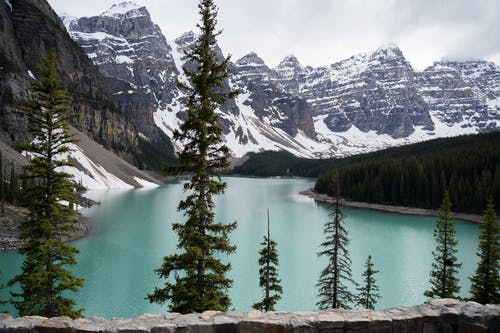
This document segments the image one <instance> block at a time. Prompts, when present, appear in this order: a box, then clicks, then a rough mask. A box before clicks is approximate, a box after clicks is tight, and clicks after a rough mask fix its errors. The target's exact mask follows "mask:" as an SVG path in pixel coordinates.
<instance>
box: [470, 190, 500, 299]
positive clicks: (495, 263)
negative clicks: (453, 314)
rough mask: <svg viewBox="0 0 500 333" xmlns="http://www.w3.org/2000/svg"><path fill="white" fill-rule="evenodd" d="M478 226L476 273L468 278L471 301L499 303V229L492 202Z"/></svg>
mask: <svg viewBox="0 0 500 333" xmlns="http://www.w3.org/2000/svg"><path fill="white" fill-rule="evenodd" d="M483 222H484V223H483V224H482V225H481V226H480V228H481V230H482V231H481V234H480V235H479V245H478V249H477V255H478V256H479V263H478V265H477V268H476V273H475V274H474V276H473V277H471V278H470V280H471V282H472V284H471V288H470V292H471V295H472V297H471V299H472V300H473V301H476V302H479V303H482V304H499V303H500V276H499V272H500V227H499V226H498V220H497V214H496V212H495V209H494V207H493V202H492V201H491V200H489V201H488V204H487V206H486V211H485V212H484V215H483Z"/></svg>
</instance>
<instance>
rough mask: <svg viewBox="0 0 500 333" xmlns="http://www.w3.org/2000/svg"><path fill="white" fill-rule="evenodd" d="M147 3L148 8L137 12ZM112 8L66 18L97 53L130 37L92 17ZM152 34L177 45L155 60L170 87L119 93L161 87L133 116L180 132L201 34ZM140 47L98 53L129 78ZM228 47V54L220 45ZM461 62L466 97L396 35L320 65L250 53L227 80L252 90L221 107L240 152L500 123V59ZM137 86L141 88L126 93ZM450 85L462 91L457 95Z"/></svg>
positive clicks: (369, 145) (303, 149)
mask: <svg viewBox="0 0 500 333" xmlns="http://www.w3.org/2000/svg"><path fill="white" fill-rule="evenodd" d="M114 6H115V9H116V8H118V7H119V8H121V7H124V8H126V7H127V6H128V7H129V8H131V11H129V12H127V11H125V10H123V11H121V12H120V14H119V15H115V14H113V17H112V19H113V20H115V21H119V22H118V23H117V24H118V25H124V26H126V25H133V26H137V25H138V22H139V23H141V24H142V25H144V26H145V27H146V26H147V27H155V26H156V27H157V25H155V24H154V22H152V21H151V19H150V15H149V13H148V12H147V9H146V8H145V7H142V6H138V5H133V4H132V3H131V2H127V3H125V4H124V5H114ZM120 6H121V7H120ZM137 7H140V8H139V9H138V8H137ZM137 10H141V13H142V14H143V15H142V16H137V15H132V14H127V13H133V12H134V11H137ZM107 17H108V16H103V15H100V16H95V17H91V18H81V19H78V20H77V22H78V24H79V26H78V25H76V24H75V21H74V20H72V21H71V23H70V24H66V27H67V29H68V31H69V33H70V34H71V35H72V37H73V38H74V39H75V40H76V41H77V42H78V43H80V44H81V45H82V46H84V49H85V50H86V51H87V50H89V51H88V54H89V56H91V57H93V59H97V57H96V56H94V53H95V52H93V51H91V50H99V49H100V47H101V46H102V45H107V46H109V44H105V43H106V38H108V41H109V40H112V39H113V38H121V36H120V35H113V34H112V33H111V32H112V31H110V30H100V29H101V27H100V26H99V25H96V24H92V20H94V21H99V20H107ZM63 20H64V18H63ZM64 21H67V20H64ZM146 21H147V22H146ZM85 31H86V33H92V34H99V33H106V34H108V35H107V37H104V38H101V39H99V38H95V39H89V38H82V36H81V35H79V34H81V33H83V32H85ZM142 35H143V37H146V38H150V42H151V43H153V42H158V41H161V40H165V41H166V45H167V46H164V47H162V48H161V49H162V51H164V53H165V54H166V56H167V57H169V58H170V60H171V62H170V64H169V65H166V64H161V63H156V64H149V67H148V70H149V72H148V74H149V78H150V79H151V77H154V76H155V75H156V76H157V77H159V73H164V74H163V76H165V73H166V75H167V76H168V78H170V79H171V81H170V82H171V83H172V84H166V85H164V87H167V88H165V89H164V90H163V91H162V88H161V87H156V86H155V83H154V81H156V82H162V83H165V80H163V81H162V80H159V79H157V78H156V79H154V80H150V82H149V83H148V82H146V81H143V83H145V84H143V85H139V84H137V82H136V81H134V79H132V80H125V81H127V82H128V83H133V84H135V87H134V86H133V85H132V86H131V87H132V88H137V89H135V90H134V89H130V90H125V88H123V87H122V88H121V90H118V88H111V89H112V90H113V91H114V95H115V96H117V94H118V95H122V96H119V97H116V99H118V100H120V98H122V101H120V102H119V104H120V105H122V107H124V105H125V107H124V108H125V109H127V108H126V105H128V104H134V103H137V101H138V100H141V98H139V97H137V96H135V93H136V92H137V91H140V90H141V89H142V93H143V95H148V93H149V94H150V95H151V96H153V98H152V100H151V101H149V102H148V103H149V104H148V105H149V106H148V107H147V108H144V107H143V108H142V109H141V108H140V107H136V108H134V110H131V109H130V108H129V111H128V116H129V117H130V119H134V117H136V118H138V119H137V120H136V121H134V120H132V121H133V122H134V123H135V124H136V126H137V127H139V128H140V127H141V126H142V127H143V130H141V133H142V134H144V135H145V136H146V137H148V138H149V136H151V133H145V132H148V131H149V132H150V131H153V130H152V129H154V131H157V129H159V130H161V132H163V133H165V134H166V135H167V136H168V137H171V135H172V132H173V131H174V130H175V129H176V128H178V126H179V124H180V122H181V121H182V120H183V117H185V114H184V113H183V111H182V98H183V95H182V92H180V91H179V90H178V88H177V87H176V86H175V85H174V84H173V82H174V81H177V80H179V79H180V80H183V79H184V78H183V74H182V71H181V68H182V67H183V66H186V65H187V66H193V64H185V63H184V61H183V59H182V50H183V49H185V48H186V47H189V45H190V44H192V43H193V42H194V41H195V36H196V34H195V33H193V32H189V33H186V34H184V35H183V36H181V37H179V38H176V39H174V40H170V41H168V39H167V38H166V37H165V35H164V34H163V33H162V32H161V31H158V33H157V35H156V36H153V37H154V38H153V37H152V36H151V34H149V35H148V34H145V33H143V34H142ZM136 37H137V38H140V37H139V35H138V36H136ZM129 42H130V41H129ZM103 43H104V44H103ZM162 43H163V42H162ZM115 44H116V43H115ZM129 44H130V43H129ZM134 47H135V45H134ZM134 47H132V48H129V50H132V53H133V54H135V55H136V57H135V58H134V57H132V56H130V55H123V54H120V56H122V58H117V57H116V55H115V56H114V57H111V56H109V53H110V52H111V53H112V52H116V51H120V49H119V48H116V49H113V47H112V48H111V49H112V50H111V51H109V52H108V54H107V55H106V56H104V57H103V58H102V59H104V62H102V63H100V62H99V61H96V60H94V62H95V63H96V65H97V66H98V67H99V69H100V70H101V72H103V73H105V75H106V76H108V78H110V80H114V79H116V78H119V76H120V74H119V73H118V72H119V70H120V71H121V72H124V71H123V68H127V66H128V64H130V63H129V62H127V59H126V58H124V56H127V57H129V59H135V60H134V64H135V63H136V62H145V61H146V60H147V57H150V56H151V53H149V54H147V53H142V55H139V53H140V52H139V51H140V50H139V48H137V47H135V48H134ZM218 52H219V53H220V55H221V56H222V51H221V50H220V48H219V49H218ZM153 58H154V57H153ZM469 64H473V62H469ZM134 66H135V65H134ZM169 66H170V67H169ZM471 66H472V67H473V65H471ZM455 67H456V68H455V71H456V72H455V74H456V75H458V76H460V78H461V77H462V76H463V77H464V79H462V81H463V82H464V84H465V85H466V86H467V87H468V89H469V91H468V95H467V96H465V97H460V96H461V95H460V93H461V90H460V89H463V86H462V85H461V83H459V82H458V81H459V80H458V79H457V80H455V81H450V82H449V81H447V75H448V74H446V73H444V74H443V75H441V76H440V77H437V81H436V80H435V79H436V78H435V77H434V76H432V72H431V70H428V71H427V72H426V71H425V70H424V71H420V72H419V71H415V70H414V69H413V67H412V66H411V64H410V63H409V62H408V61H407V60H406V58H405V57H404V55H403V53H402V51H401V50H400V49H399V48H398V47H397V45H394V44H389V45H385V46H382V47H380V48H378V49H376V50H374V51H372V52H365V53H361V54H358V55H353V56H352V57H350V58H347V59H344V60H342V61H339V62H336V63H333V64H330V65H325V66H320V67H311V66H303V65H301V64H300V62H299V61H298V59H297V58H296V57H295V56H294V55H288V56H286V57H285V58H284V59H283V60H282V61H281V62H280V64H278V65H277V66H276V67H274V68H270V67H268V66H267V65H266V64H265V62H264V61H263V60H262V59H261V58H259V57H258V55H257V54H256V53H255V52H249V53H248V54H247V55H245V56H243V57H241V58H240V59H237V60H235V61H234V62H233V63H232V69H233V72H232V74H231V76H230V78H229V80H228V81H227V82H226V86H225V88H224V89H227V88H228V87H232V88H238V89H240V90H241V91H242V92H243V94H242V95H241V96H240V97H238V98H236V99H234V100H231V101H229V102H228V103H226V104H225V105H223V106H222V107H221V109H220V110H219V116H220V124H221V126H222V128H223V130H224V134H225V135H226V142H227V144H228V145H229V147H230V148H231V149H232V150H233V153H234V155H235V156H242V155H244V154H246V153H247V152H250V151H263V150H287V151H290V152H292V153H293V154H295V155H297V156H308V157H313V156H314V157H331V156H345V155H351V154H356V153H359V152H365V151H370V150H377V149H380V148H383V147H387V146H393V145H401V144H405V143H409V142H417V141H422V140H427V139H431V138H434V137H442V136H449V135H460V134H469V133H479V132H485V131H486V132H487V131H492V130H498V129H499V128H500V88H499V85H500V84H499V82H500V74H499V73H500V71H499V69H498V66H497V65H496V64H489V63H487V62H484V66H483V74H481V73H479V74H477V73H478V71H477V70H476V71H473V70H471V69H470V68H468V66H462V67H461V66H459V65H456V66H455ZM457 68H458V69H457ZM134 71H135V70H134ZM129 72H132V71H130V70H129ZM124 73H126V72H124ZM462 73H463V74H462ZM471 73H472V74H471ZM474 73H476V74H474ZM474 75H478V77H477V78H476V77H474ZM135 80H136V79H135ZM111 86H112V85H111ZM491 87H492V88H491ZM167 90H168V92H166V91H167ZM130 91H134V94H131V93H125V92H130ZM164 91H165V92H164ZM450 91H451V92H453V93H455V95H457V96H459V97H457V98H455V99H451V100H450V98H449V96H450ZM438 92H439V93H438ZM451 95H453V94H451ZM150 99H151V98H150ZM142 100H144V98H143V99H142ZM143 104H145V102H143ZM138 106H139V105H138ZM145 109H147V110H145ZM137 114H140V115H141V116H140V117H138V116H137ZM146 118H147V119H148V120H147V121H145V119H146ZM151 119H153V121H151ZM148 134H149V135H148ZM177 149H179V147H177Z"/></svg>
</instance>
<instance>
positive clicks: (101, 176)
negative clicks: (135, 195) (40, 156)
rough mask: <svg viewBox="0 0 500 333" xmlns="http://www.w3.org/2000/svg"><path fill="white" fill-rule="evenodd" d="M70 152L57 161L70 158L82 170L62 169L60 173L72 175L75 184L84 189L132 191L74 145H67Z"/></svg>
mask: <svg viewBox="0 0 500 333" xmlns="http://www.w3.org/2000/svg"><path fill="white" fill-rule="evenodd" d="M69 147H70V148H71V152H70V153H69V154H63V155H60V156H58V158H59V159H66V158H70V159H73V160H75V161H77V162H78V164H80V165H81V166H82V168H83V170H80V169H78V168H76V167H69V166H66V167H62V168H60V169H61V171H64V172H67V173H69V174H72V175H73V178H74V180H75V182H76V183H79V184H81V185H82V186H83V187H85V188H86V189H88V190H90V189H133V188H134V187H133V186H132V185H130V184H127V183H125V182H124V181H123V180H121V179H120V178H118V177H116V176H115V175H113V174H111V173H110V172H108V171H107V170H106V169H104V168H103V167H102V166H101V165H100V164H98V163H96V162H93V161H92V160H90V159H89V158H88V157H87V156H86V155H85V153H84V151H83V150H82V149H81V148H80V147H78V146H77V145H75V144H69Z"/></svg>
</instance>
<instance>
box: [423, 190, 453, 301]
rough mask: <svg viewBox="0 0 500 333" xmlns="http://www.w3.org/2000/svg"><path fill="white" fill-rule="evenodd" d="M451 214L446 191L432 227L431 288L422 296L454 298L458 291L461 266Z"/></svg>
mask: <svg viewBox="0 0 500 333" xmlns="http://www.w3.org/2000/svg"><path fill="white" fill-rule="evenodd" d="M450 214H451V201H450V197H449V195H448V191H446V192H445V194H444V198H443V203H442V204H441V208H440V209H439V218H438V220H437V223H436V228H435V229H434V239H435V240H436V242H437V246H436V249H435V250H434V251H432V255H433V256H434V262H433V263H432V270H431V272H430V275H431V278H430V284H431V288H430V289H429V290H426V291H425V292H424V296H426V297H430V298H456V297H457V295H456V294H457V293H458V292H459V291H460V286H459V285H458V278H457V274H458V268H460V267H461V266H462V264H461V263H457V257H456V256H455V254H456V253H457V249H456V247H457V244H458V242H457V241H456V240H455V221H454V219H453V217H451V216H450Z"/></svg>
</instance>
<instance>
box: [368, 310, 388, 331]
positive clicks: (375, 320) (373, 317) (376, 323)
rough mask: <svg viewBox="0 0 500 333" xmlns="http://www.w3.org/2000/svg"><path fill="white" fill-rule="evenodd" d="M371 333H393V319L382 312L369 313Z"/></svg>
mask: <svg viewBox="0 0 500 333" xmlns="http://www.w3.org/2000/svg"><path fill="white" fill-rule="evenodd" d="M367 315H368V317H369V318H370V325H369V331H370V333H392V318H390V317H389V316H387V315H386V314H385V313H384V312H382V311H369V312H368V313H367Z"/></svg>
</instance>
